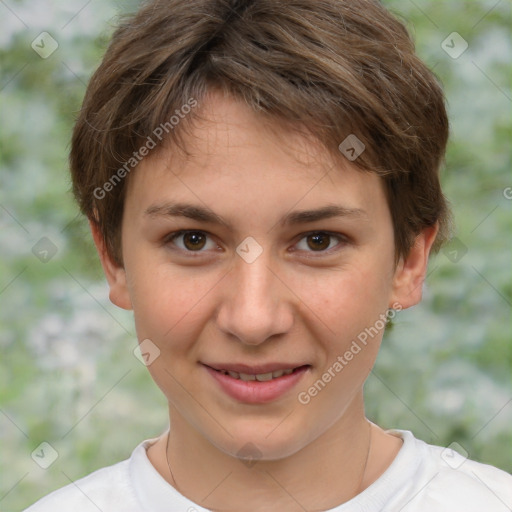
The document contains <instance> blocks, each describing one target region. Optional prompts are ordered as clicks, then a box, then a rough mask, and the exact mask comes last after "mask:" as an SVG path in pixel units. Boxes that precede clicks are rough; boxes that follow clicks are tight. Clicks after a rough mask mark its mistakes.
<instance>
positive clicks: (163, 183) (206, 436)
mask: <svg viewBox="0 0 512 512" xmlns="http://www.w3.org/2000/svg"><path fill="white" fill-rule="evenodd" d="M202 106H203V108H204V111H203V116H204V117H205V119H204V120H203V121H201V122H200V123H197V124H196V125H195V126H194V130H193V133H192V135H191V136H190V137H189V139H188V146H187V147H188V150H189V152H190V153H191V154H190V156H188V157H185V156H184V155H182V154H181V153H178V152H177V151H176V150H175V151H171V150H167V149H162V150H161V151H160V152H158V153H156V154H155V155H151V156H150V157H149V158H146V159H145V160H144V161H142V162H141V164H140V165H139V167H138V169H137V170H136V172H135V173H134V174H133V175H132V176H130V180H129V183H128V188H127V195H126V202H125V211H124V217H123V224H122V253H123V258H124V268H121V267H116V266H115V265H114V264H113V263H112V261H110V260H109V258H108V256H107V255H106V253H105V251H104V248H101V246H100V244H101V242H100V241H99V237H98V236H97V234H96V241H97V243H98V244H99V245H98V248H99V249H100V254H101V256H102V262H103V265H104V268H105V271H106V274H107V278H108V280H109V283H110V287H111V294H110V297H111V300H112V301H113V302H114V303H116V304H117V305H119V306H120V307H123V308H127V309H131V308H132V309H133V311H134V317H135V324H136V330H137V335H138V338H139V340H140V341H142V340H150V342H147V341H146V342H145V343H146V344H147V343H151V345H149V346H151V347H153V344H154V346H156V347H157V348H158V350H156V349H155V348H154V347H153V348H152V350H153V351H156V352H154V353H157V352H158V351H159V355H158V357H156V359H154V361H153V362H152V363H151V364H150V365H149V367H148V369H149V371H150V372H151V375H152V377H153V379H154V380H155V382H156V383H157V384H158V386H159V387H160V388H161V390H162V391H163V393H164V394H165V396H166V397H167V399H168V401H169V404H170V408H171V417H172V416H173V415H174V417H176V418H179V419H180V421H182V423H183V424H187V425H188V426H189V427H190V430H191V431H193V432H194V433H195V435H197V436H198V438H201V439H202V440H206V441H208V442H209V443H211V445H213V446H215V447H217V448H218V449H220V450H222V451H223V452H225V453H228V454H232V455H235V454H237V453H238V452H239V450H240V449H241V447H243V446H245V445H246V444H247V443H252V445H254V446H256V447H257V449H258V450H259V452H260V453H261V456H262V457H263V458H267V459H277V458H281V457H285V456H288V455H291V454H293V453H296V452H298V451H299V450H301V449H302V448H304V447H306V446H307V445H309V444H310V443H312V442H313V441H314V440H315V439H317V438H319V437H320V436H321V435H322V434H324V433H326V432H328V431H329V429H332V428H334V427H335V426H336V425H339V424H340V423H341V422H343V421H346V419H347V415H348V414H349V413H350V411H352V410H353V408H354V407H355V405H354V404H355V403H356V402H357V400H358V399H359V397H361V396H362V386H363V384H364V381H365V379H366V377H367V376H368V373H369V372H370V370H371V368H372V366H373V364H374V361H375V358H376V356H377V352H378V349H379V345H380V341H381V337H382V334H383V327H384V320H385V319H386V316H385V315H386V311H387V310H388V308H391V307H395V308H398V309H400V308H402V307H408V306H409V305H411V304H413V303H415V302H417V301H418V300H419V295H418V294H419V293H420V291H418V288H419V289H420V290H421V280H422V277H423V274H424V270H425V266H426V259H427V256H428V250H429V248H430V245H431V242H432V241H433V235H432V233H431V234H430V235H422V236H420V237H419V238H418V241H417V244H416V245H415V248H413V251H412V252H411V257H410V258H409V259H408V260H407V261H401V262H400V264H399V265H398V267H395V265H394V240H393V226H392V221H391V215H390V211H389V208H388V205H387V202H386V198H385V192H384V188H383V185H382V182H381V179H380V178H379V177H377V176H376V175H375V174H373V173H366V172H362V171H359V170H356V168H355V167H353V166H352V164H351V163H350V162H348V161H344V160H343V159H342V157H341V156H340V159H339V160H336V161H335V160H333V159H332V158H331V157H330V156H329V155H328V154H327V152H326V151H325V149H323V148H322V147H321V146H320V144H319V143H315V142H314V141H312V140H309V139H307V138H305V137H303V136H300V135H298V134H293V133H291V132H286V131H284V130H281V131H276V130H275V128H276V127H275V126H270V125H268V124H266V122H265V121H264V120H263V118H261V117H259V116H258V115H257V114H255V113H253V112H252V111H250V110H248V109H247V107H245V106H244V105H243V104H241V103H239V102H237V101H234V100H233V99H229V98H226V97H223V96H221V95H219V94H214V93H212V94H211V95H210V96H209V98H208V101H207V102H205V103H203V105H202ZM306 212H308V213H306ZM434 235H435V233H434ZM429 237H430V238H429ZM364 333H366V337H365V334H364ZM363 340H364V341H363ZM358 405H360V404H358ZM177 423H179V422H177Z"/></svg>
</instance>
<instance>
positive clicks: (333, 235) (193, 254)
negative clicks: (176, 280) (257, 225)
mask: <svg viewBox="0 0 512 512" xmlns="http://www.w3.org/2000/svg"><path fill="white" fill-rule="evenodd" d="M187 233H200V234H202V235H206V236H207V237H210V234H209V233H208V232H207V231H201V230H194V229H184V230H181V231H176V232H174V233H170V234H169V235H167V236H166V237H165V238H164V240H163V244H164V245H166V246H167V245H169V244H173V245H174V240H175V239H176V238H178V237H180V236H182V235H185V234H187ZM311 235H325V236H328V237H331V238H337V239H338V240H339V244H338V246H343V245H346V244H348V243H349V240H348V238H347V237H346V236H345V235H342V234H340V233H332V232H330V231H309V232H307V233H304V234H303V235H302V236H301V238H300V239H299V241H298V242H297V243H299V242H300V241H302V240H303V239H304V238H307V237H308V236H311ZM333 249H336V246H335V247H331V248H330V249H326V250H323V251H304V252H306V253H312V254H318V256H307V257H308V258H311V257H313V258H317V257H319V256H323V255H331V254H332V252H335V251H333ZM340 249H341V247H338V249H336V250H340ZM172 250H176V251H179V252H183V253H186V254H187V256H188V255H190V257H192V258H197V257H200V255H201V253H204V252H206V251H203V250H199V251H190V250H188V249H181V248H177V249H174V248H173V249H172ZM299 252H300V251H299ZM196 254H197V255H196Z"/></svg>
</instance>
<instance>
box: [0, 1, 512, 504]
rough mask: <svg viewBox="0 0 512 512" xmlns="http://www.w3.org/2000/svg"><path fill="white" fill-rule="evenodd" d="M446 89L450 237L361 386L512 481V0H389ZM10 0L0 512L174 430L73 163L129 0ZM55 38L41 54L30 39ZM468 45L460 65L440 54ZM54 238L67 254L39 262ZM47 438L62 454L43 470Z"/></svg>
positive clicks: (430, 437)
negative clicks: (450, 44)
mask: <svg viewBox="0 0 512 512" xmlns="http://www.w3.org/2000/svg"><path fill="white" fill-rule="evenodd" d="M384 3H385V4H386V5H387V6H388V7H390V8H391V9H392V10H393V11H394V12H395V13H397V14H398V15H399V16H401V17H403V18H404V19H405V20H406V21H407V25H408V27H409V28H410V30H411V31H412V33H413V34H414V37H415V40H416V43H417V49H418V53H419V54H420V56H421V57H422V58H423V59H424V60H425V61H426V62H427V63H428V64H429V65H430V67H431V68H433V69H434V71H435V72H436V74H437V75H438V76H439V77H440V79H441V81H442V82H443V83H444V86H445V90H446V95H447V99H448V105H449V111H450V117H451V123H452V137H451V142H450V146H449V150H448V155H447V162H446V169H445V170H444V172H443V184H444V189H445V193H446V195H447V196H448V198H449V200H450V202H451V204H452V208H453V211H454V214H455V220H456V224H457V232H456V240H455V241H453V242H452V243H451V246H448V247H447V248H446V249H445V250H444V251H442V252H441V253H439V254H438V255H437V256H434V257H433V258H432V259H431V262H430V270H429V276H428V279H427V282H426V285H425V292H424V301H423V303H422V305H420V306H417V307H415V308H412V309H411V310H407V311H404V312H401V313H400V314H399V316H398V317H397V319H396V320H395V322H394V326H393V328H392V329H391V330H390V331H389V332H388V333H387V334H386V336H385V340H384V343H383V348H382V351H381V353H380V355H379V358H378V361H377V365H376V367H375V369H374V371H373V372H372V374H371V375H370V377H369V379H368V381H367V385H366V392H367V414H368V416H369V418H370V419H372V420H373V421H374V422H376V423H378V424H380V425H381V426H383V427H384V428H401V429H406V430H412V431H413V432H414V434H415V435H416V436H417V437H419V438H421V439H424V440H425V441H427V442H429V443H432V444H437V445H441V446H448V445H450V444H451V443H452V442H457V443H458V444H459V445H460V446H461V447H462V448H463V449H464V450H466V451H467V452H468V453H469V457H470V458H473V459H476V460H479V461H482V462H485V463H488V464H492V465H496V466H498V467H500V468H502V469H505V470H507V471H509V472H512V432H511V428H510V425H511V424H512V374H511V367H512V346H511V343H510V340H511V322H510V304H511V291H512V280H511V268H510V255H511V252H512V251H511V245H512V238H511V237H510V233H511V231H512V230H511V227H512V226H511V224H512V216H511V215H510V213H511V211H510V210H511V200H509V199H507V198H506V196H507V195H508V197H510V194H507V192H506V191H507V190H509V189H507V187H510V186H512V177H511V174H510V168H511V162H510V160H511V151H510V150H511V142H510V141H511V135H512V134H511V116H510V113H511V104H512V99H511V97H512V94H511V92H510V84H509V82H508V80H509V76H510V62H511V59H512V43H511V40H510V32H509V28H510V24H511V12H510V3H509V2H507V1H496V0H472V1H461V0H416V1H412V0H410V1H408V0H388V1H385V2H384ZM55 4H56V3H53V2H46V1H44V0H32V1H30V2H29V1H14V0H10V1H7V0H2V1H1V2H0V56H1V62H2V74H1V78H0V102H1V125H0V129H1V132H0V145H1V146H0V163H1V169H2V170H1V174H0V237H1V238H0V258H1V259H0V301H1V308H0V350H1V361H0V453H1V456H0V475H1V479H0V509H1V510H3V511H6V512H8V511H17V510H21V509H23V508H25V507H26V506H28V505H29V504H31V503H32V502H34V501H35V500H36V499H38V498H39V497H41V496H43V495H45V494H47V493H48V492H50V491H51V490H53V489H56V488H58V487H61V486H63V485H66V484H68V483H70V481H74V480H76V479H78V478H80V477H82V476H84V475H86V474H88V473H90V472H92V471H93V470H95V469H98V468H100V467H103V466H106V465H110V464H113V463H115V462H117V461H120V460H122V459H125V458H127V457H129V455H130V453H131V450H132V449H133V448H134V447H135V446H136V445H137V444H138V443H139V442H140V441H141V440H142V439H146V438H149V437H154V436H157V435H159V434H160V433H161V432H162V431H163V430H164V429H165V428H166V421H167V418H166V403H165V400H164V398H163V396H162V395H161V393H160V391H159V390H158V389H157V387H156V386H155V385H154V384H153V383H152V381H151V379H150V377H149V374H148V373H147V371H146V369H145V368H144V366H143V365H142V364H141V363H140V362H139V361H138V360H137V359H136V358H135V357H134V355H133V349H134V347H135V345H136V338H135V334H134V327H133V322H132V318H131V315H130V313H127V312H125V311H122V310H119V309H117V308H115V307H114V306H113V305H112V304H110V303H109V301H108V291H107V287H106V284H105V282H104V278H103V275H102V272H101V268H100V265H99V262H98V259H97V257H96V255H95V253H94V250H93V246H92V241H91V239H90V236H89V234H88V231H87V224H86V222H85V220H84V219H83V218H81V217H80V216H79V215H77V213H78V210H77V208H76V206H75V204H74V203H73V200H72V197H71V194H70V192H69V190H70V180H69V177H68V173H67V151H68V148H69V138H70V131H71V127H72V123H73V120H74V117H75V115H76V113H77V111H78V109H79V108H80V103H81V100H82V97H83V94H84V92H85V84H86V83H87V80H88V78H89V77H90V75H91V73H92V71H93V70H94V69H95V68H96V67H97V65H98V64H99V61H100V58H101V55H102V52H103V51H104V48H105V45H106V43H107V41H108V37H109V35H110V34H111V32H112V30H113V26H114V23H115V16H116V14H117V13H119V12H125V11H129V10H133V9H134V8H136V6H137V2H136V1H127V2H121V1H119V2H116V1H113V0H108V1H101V2H100V1H99V0H95V1H87V0H70V1H67V2H61V3H59V5H55ZM42 31H48V32H49V33H50V34H51V35H52V36H53V37H54V38H55V39H56V40H57V41H58V43H59V47H58V49H57V51H56V52H55V53H54V54H52V55H51V56H50V57H49V58H47V59H42V58H40V57H39V56H38V55H37V54H36V53H35V52H34V51H33V50H32V48H31V42H32V41H33V40H34V38H36V37H37V36H38V35H39V34H40V33H41V32H42ZM454 31H456V32H458V33H459V34H460V35H461V36H462V37H463V38H464V39H465V40H466V41H467V42H468V43H469V48H468V49H467V51H466V52H465V53H464V54H463V55H461V56H460V57H459V58H458V59H452V58H450V57H449V56H448V55H447V54H446V53H445V52H444V51H443V49H442V48H441V43H442V41H443V40H444V39H445V38H446V37H447V36H448V35H449V34H450V33H452V32H454ZM42 237H47V238H49V239H50V240H51V242H52V243H53V244H54V245H55V246H56V248H57V253H56V254H55V255H54V256H53V257H52V258H51V260H49V261H48V262H46V263H44V262H43V261H40V260H39V259H38V258H36V256H35V255H34V253H33V252H32V249H33V247H34V245H35V244H36V243H37V242H38V241H39V240H40V239H41V238H42ZM43 441H46V442H49V443H50V444H51V445H52V446H53V447H54V448H55V449H56V450H57V452H58V455H59V457H58V459H57V460H56V461H55V463H54V464H52V465H51V466H50V467H49V468H48V469H46V470H43V469H41V468H39V466H37V465H36V464H35V463H34V461H33V460H32V458H31V452H32V451H33V450H34V449H35V448H36V447H37V446H38V445H39V444H40V443H41V442H43Z"/></svg>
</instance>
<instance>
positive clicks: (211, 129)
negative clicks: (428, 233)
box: [126, 91, 384, 215]
mask: <svg viewBox="0 0 512 512" xmlns="http://www.w3.org/2000/svg"><path fill="white" fill-rule="evenodd" d="M199 108H200V117H199V118H195V119H194V121H193V123H192V124H191V125H189V126H187V133H186V135H185V137H184V142H185V147H186V150H187V154H185V153H184V152H183V151H181V150H180V149H179V148H178V147H172V146H170V145H167V146H164V147H162V148H161V149H159V150H158V151H155V152H154V153H152V154H150V155H149V156H148V157H147V158H146V159H145V160H143V161H142V162H141V163H140V164H139V166H138V168H137V169H136V170H135V171H134V172H133V174H132V175H131V176H130V179H129V181H128V191H127V197H126V202H127V203H131V204H132V205H133V203H137V205H139V206H140V208H142V207H143V205H144V206H145V207H146V208H147V206H148V205H149V204H151V205H154V204H157V203H158V202H165V201H168V200H169V197H170V196H172V198H173V199H176V200H180V201H185V200H187V202H189V203H190V199H194V200H195V203H203V205H209V206H212V207H213V205H217V206H221V207H223V208H229V207H232V208H235V209H236V208H238V209H240V208H244V209H246V210H247V209H251V208H252V210H253V211H254V212H255V213H258V215H261V211H262V209H266V210H267V211H268V210H275V209H276V208H281V209H283V208H285V209H286V208H288V209H291V208H292V207H294V206H295V205H297V206H300V207H302V208H307V207H312V206H316V207H318V206H323V205H324V204H325V203H327V202H328V203H331V204H334V203H336V204H339V203H342V205H343V207H345V208H351V209H361V208H363V207H364V208H365V209H369V210H376V211H375V213H376V214H378V213H379V210H380V209H381V208H380V207H381V206H382V205H380V203H382V201H383V200H384V187H383V183H382V179H381V178H379V177H378V176H377V175H376V174H374V173H369V172H365V171H361V170H359V169H358V168H356V167H355V165H353V164H352V163H351V162H349V161H348V160H346V159H345V158H344V157H343V156H342V155H341V154H340V155H339V156H338V157H337V158H336V156H334V155H332V154H331V153H329V152H328V151H327V149H326V148H325V147H324V146H323V145H322V144H321V143H320V141H319V140H318V139H316V138H315V136H314V134H311V133H309V132H307V130H306V129H304V128H303V129H302V130H298V129H297V128H296V129H291V126H290V125H289V124H287V123H285V122H280V121H276V120H275V119H271V118H269V117H266V116H264V115H262V114H258V113H256V112H254V111H253V110H252V109H250V108H248V107H247V106H246V105H244V103H243V102H241V101H239V100H235V99H233V98H231V97H229V96H226V95H223V94H222V93H219V92H215V91H214V92H211V93H210V94H209V95H208V96H207V97H206V98H205V100H204V101H203V102H202V104H200V106H199ZM299 203H300V204H299ZM379 205H380V207H379ZM370 213H371V212H370Z"/></svg>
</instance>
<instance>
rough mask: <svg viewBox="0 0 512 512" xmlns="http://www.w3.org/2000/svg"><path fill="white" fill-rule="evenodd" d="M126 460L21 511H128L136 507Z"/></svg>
mask: <svg viewBox="0 0 512 512" xmlns="http://www.w3.org/2000/svg"><path fill="white" fill-rule="evenodd" d="M128 465H129V460H125V461H123V462H118V463H117V464H114V465H112V466H108V467H105V468H102V469H98V470H97V471H95V472H94V473H91V474H89V475H87V476H85V477H83V478H81V479H79V480H76V481H75V482H72V483H70V484H69V485H66V486H65V487H62V488H61V489H57V490H56V491H54V492H52V493H50V494H48V495H47V496H45V497H44V498H42V499H40V500H39V501H37V502H36V503H34V504H33V505H32V506H30V507H29V508H27V509H26V510H25V511H24V512H55V510H73V512H89V511H91V512H98V510H109V511H112V512H113V511H115V510H119V511H121V510H122V511H123V512H131V511H135V510H138V509H137V508H134V506H135V507H136V505H135V503H136V497H135V494H134V492H133V490H132V488H131V485H130V478H129V472H128Z"/></svg>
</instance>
